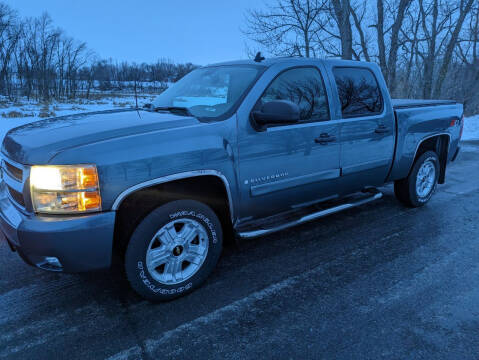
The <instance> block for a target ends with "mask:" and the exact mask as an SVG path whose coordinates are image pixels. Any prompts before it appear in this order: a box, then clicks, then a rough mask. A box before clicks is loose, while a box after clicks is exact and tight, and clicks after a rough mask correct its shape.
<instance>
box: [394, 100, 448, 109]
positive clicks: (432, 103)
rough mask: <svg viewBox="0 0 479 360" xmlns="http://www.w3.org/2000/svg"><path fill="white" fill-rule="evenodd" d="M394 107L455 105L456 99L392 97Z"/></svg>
mask: <svg viewBox="0 0 479 360" xmlns="http://www.w3.org/2000/svg"><path fill="white" fill-rule="evenodd" d="M391 102H392V105H393V108H394V109H408V108H414V107H426V106H438V105H453V104H455V103H456V102H455V101H454V100H416V99H392V100H391Z"/></svg>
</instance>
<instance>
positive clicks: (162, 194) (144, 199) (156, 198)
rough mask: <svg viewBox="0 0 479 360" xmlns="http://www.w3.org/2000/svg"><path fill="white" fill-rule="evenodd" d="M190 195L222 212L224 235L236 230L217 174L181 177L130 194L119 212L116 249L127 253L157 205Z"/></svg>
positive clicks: (229, 234)
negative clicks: (130, 240)
mask: <svg viewBox="0 0 479 360" xmlns="http://www.w3.org/2000/svg"><path fill="white" fill-rule="evenodd" d="M181 199H190V200H197V201H200V202H202V203H204V204H206V205H208V206H210V207H211V208H212V209H213V211H214V212H215V213H216V215H217V216H218V218H219V220H220V222H221V225H222V228H223V236H224V239H225V240H227V239H230V238H231V235H232V234H233V226H232V222H231V213H230V208H229V198H228V193H227V190H226V187H225V184H224V183H223V181H222V180H221V179H220V178H219V177H217V176H213V175H211V176H210V175H207V176H197V177H192V178H188V179H180V180H175V181H171V182H167V183H162V184H158V185H153V186H150V187H147V188H143V189H140V190H138V191H136V192H134V193H132V194H130V195H128V197H126V198H125V199H124V200H123V201H122V202H121V204H120V207H119V208H118V210H117V212H116V221H115V235H114V236H115V238H114V246H113V247H114V252H115V254H117V255H121V256H123V254H124V252H125V250H126V246H127V244H128V241H129V239H130V237H131V234H132V232H133V230H134V229H135V228H136V226H137V225H138V224H139V223H140V222H141V221H142V220H143V219H144V218H145V217H146V216H147V215H148V214H149V213H150V212H151V211H153V210H154V209H156V208H157V207H159V206H161V205H163V204H166V203H168V202H170V201H174V200H181Z"/></svg>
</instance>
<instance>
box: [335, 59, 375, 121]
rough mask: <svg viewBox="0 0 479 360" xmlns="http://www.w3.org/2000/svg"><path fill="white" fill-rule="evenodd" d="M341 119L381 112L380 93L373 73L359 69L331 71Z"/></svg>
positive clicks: (336, 69)
mask: <svg viewBox="0 0 479 360" xmlns="http://www.w3.org/2000/svg"><path fill="white" fill-rule="evenodd" d="M333 73H334V77H335V79H336V86H337V88H338V92H339V100H340V101H341V111H342V114H343V118H350V117H359V116H369V115H374V114H378V113H380V112H381V111H382V108H383V100H382V96H381V91H380V90H379V86H378V83H377V81H376V78H375V77H374V75H373V73H372V72H371V71H369V70H367V69H360V68H335V69H334V70H333Z"/></svg>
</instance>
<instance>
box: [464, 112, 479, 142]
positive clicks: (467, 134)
mask: <svg viewBox="0 0 479 360" xmlns="http://www.w3.org/2000/svg"><path fill="white" fill-rule="evenodd" d="M462 140H479V115H474V116H471V117H467V118H465V119H464V132H463V133H462Z"/></svg>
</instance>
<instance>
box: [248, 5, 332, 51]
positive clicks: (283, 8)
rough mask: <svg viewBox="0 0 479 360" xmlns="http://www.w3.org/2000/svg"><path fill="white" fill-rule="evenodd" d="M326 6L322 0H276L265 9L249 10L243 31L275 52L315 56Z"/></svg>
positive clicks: (262, 45)
mask: <svg viewBox="0 0 479 360" xmlns="http://www.w3.org/2000/svg"><path fill="white" fill-rule="evenodd" d="M324 7H325V1H320V0H276V2H275V4H274V5H267V7H266V10H249V11H248V12H247V13H246V29H244V30H243V33H244V34H245V35H246V36H248V37H249V38H250V39H251V40H253V41H254V42H255V43H257V44H259V45H260V46H261V47H263V48H264V49H266V50H267V51H269V52H270V53H272V54H274V55H284V54H287V55H299V56H305V57H310V56H314V55H316V53H315V50H314V48H313V47H312V44H311V43H312V41H313V39H315V38H316V37H317V33H318V32H319V31H320V30H321V27H320V26H318V23H320V22H321V21H320V14H321V12H322V11H323V10H324Z"/></svg>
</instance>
